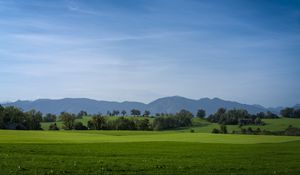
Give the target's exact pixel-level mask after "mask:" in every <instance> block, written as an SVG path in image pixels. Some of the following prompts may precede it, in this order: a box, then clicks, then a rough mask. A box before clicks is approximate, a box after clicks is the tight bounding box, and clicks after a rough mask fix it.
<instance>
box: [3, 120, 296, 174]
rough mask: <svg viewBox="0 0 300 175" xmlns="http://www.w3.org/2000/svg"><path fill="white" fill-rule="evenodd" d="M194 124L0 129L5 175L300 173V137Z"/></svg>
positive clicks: (278, 126)
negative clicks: (138, 128) (155, 127)
mask: <svg viewBox="0 0 300 175" xmlns="http://www.w3.org/2000/svg"><path fill="white" fill-rule="evenodd" d="M89 119H90V118H88V117H84V118H83V119H81V120H80V121H81V122H83V123H84V124H86V123H87V121H88V120H89ZM264 121H265V122H266V123H267V124H266V125H265V126H260V128H261V129H267V130H271V131H278V130H284V129H285V128H287V127H288V126H289V125H290V124H292V125H293V126H296V127H300V120H299V119H286V118H283V119H265V120H264ZM193 123H194V126H193V127H191V128H181V129H178V130H171V131H160V132H158V131H95V130H91V131H63V130H60V131H12V130H11V131H10V130H0V170H1V171H0V174H5V175H6V174H22V175H35V174H37V175H40V174H56V175H63V174H72V175H73V174H74V175H77V174H78V175H79V174H91V175H98V174H170V175H171V174H172V175H174V174H286V175H293V174H295V175H296V174H300V167H299V164H300V137H289V136H263V135H237V134H235V135H231V134H227V135H222V134H219V135H218V134H211V133H210V132H211V130H212V129H213V128H218V127H219V126H218V125H217V124H212V123H209V122H207V121H205V120H200V119H194V120H193ZM57 124H58V126H61V123H60V122H57ZM48 126H49V123H43V128H47V127H48ZM247 127H248V126H247ZM252 127H253V128H256V127H257V126H252ZM190 129H194V130H195V133H190ZM238 129H239V128H238V126H230V125H229V126H228V130H229V131H232V130H238Z"/></svg>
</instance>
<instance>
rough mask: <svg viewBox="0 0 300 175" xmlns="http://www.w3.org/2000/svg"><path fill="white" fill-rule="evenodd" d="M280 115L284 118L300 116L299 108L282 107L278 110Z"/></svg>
mask: <svg viewBox="0 0 300 175" xmlns="http://www.w3.org/2000/svg"><path fill="white" fill-rule="evenodd" d="M280 114H281V116H282V117H286V118H300V108H299V109H294V108H284V109H282V110H281V111H280Z"/></svg>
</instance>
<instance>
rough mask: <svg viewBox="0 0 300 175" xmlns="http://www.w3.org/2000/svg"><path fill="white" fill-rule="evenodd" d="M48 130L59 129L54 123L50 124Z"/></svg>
mask: <svg viewBox="0 0 300 175" xmlns="http://www.w3.org/2000/svg"><path fill="white" fill-rule="evenodd" d="M49 130H54V131H58V130H59V128H58V127H57V125H56V123H52V124H50V125H49Z"/></svg>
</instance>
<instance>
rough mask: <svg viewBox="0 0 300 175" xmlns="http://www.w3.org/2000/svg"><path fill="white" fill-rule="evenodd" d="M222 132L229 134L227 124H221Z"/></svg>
mask: <svg viewBox="0 0 300 175" xmlns="http://www.w3.org/2000/svg"><path fill="white" fill-rule="evenodd" d="M220 133H222V134H227V126H226V125H220Z"/></svg>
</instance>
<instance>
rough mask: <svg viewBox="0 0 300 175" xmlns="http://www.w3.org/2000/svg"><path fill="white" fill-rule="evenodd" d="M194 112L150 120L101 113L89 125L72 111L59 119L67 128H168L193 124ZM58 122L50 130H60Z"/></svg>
mask: <svg viewBox="0 0 300 175" xmlns="http://www.w3.org/2000/svg"><path fill="white" fill-rule="evenodd" d="M192 118H193V114H192V113H191V112H189V111H187V110H181V111H180V112H178V113H176V114H174V115H173V114H169V115H164V116H159V117H155V118H154V119H153V122H150V118H149V117H143V118H139V117H131V118H126V117H123V116H122V117H118V118H116V119H111V118H110V117H107V116H102V115H101V114H97V115H93V116H92V117H91V120H89V121H88V123H87V126H85V125H84V124H83V123H82V122H76V117H75V116H74V115H72V114H70V113H67V112H63V113H61V115H60V117H59V119H60V120H61V121H62V123H63V129H65V130H72V129H75V130H87V129H89V130H167V129H174V128H179V127H187V126H190V125H192ZM58 129H59V128H58V127H57V125H56V123H54V124H51V125H50V126H49V130H58Z"/></svg>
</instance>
